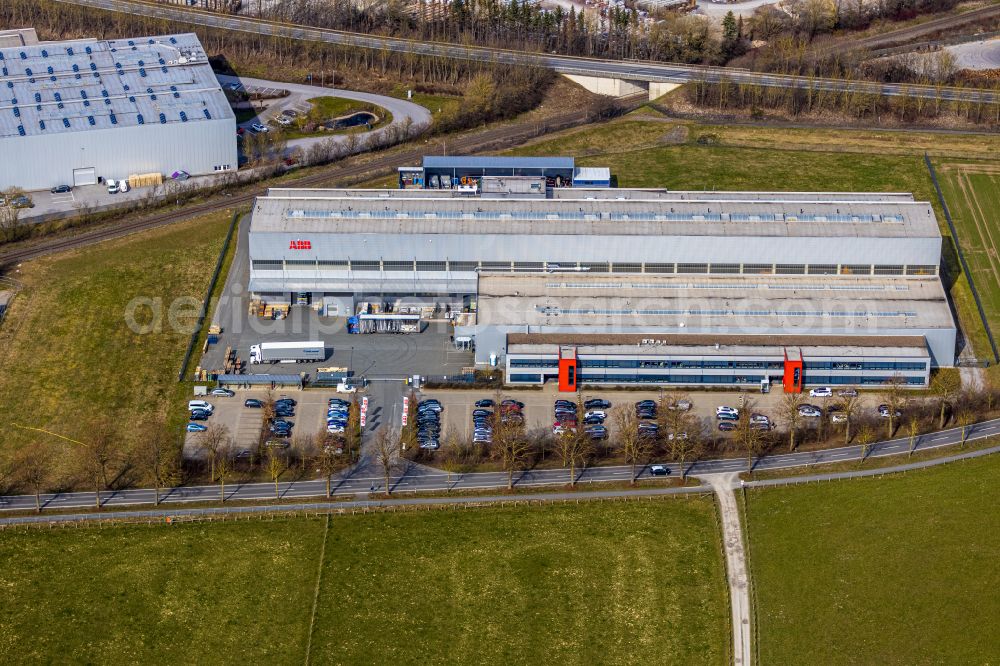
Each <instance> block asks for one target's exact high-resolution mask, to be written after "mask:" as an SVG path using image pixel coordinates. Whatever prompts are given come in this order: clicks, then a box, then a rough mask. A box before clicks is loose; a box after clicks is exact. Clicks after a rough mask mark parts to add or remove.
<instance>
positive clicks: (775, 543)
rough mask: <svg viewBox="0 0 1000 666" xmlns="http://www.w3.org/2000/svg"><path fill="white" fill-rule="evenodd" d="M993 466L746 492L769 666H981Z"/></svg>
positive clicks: (997, 462) (989, 645)
mask: <svg viewBox="0 0 1000 666" xmlns="http://www.w3.org/2000/svg"><path fill="white" fill-rule="evenodd" d="M998 483H1000V458H998V457H997V456H988V457H986V458H981V459H976V460H970V461H965V462H961V463H955V464H951V465H945V466H942V467H937V468H934V469H929V470H922V471H918V472H909V473H907V474H906V475H903V476H897V477H893V478H883V479H862V480H856V481H840V482H835V483H824V484H816V485H808V486H798V487H789V488H767V489H760V490H753V491H749V493H748V496H749V511H748V514H749V521H748V522H749V533H750V540H751V542H752V545H753V549H752V557H753V563H752V564H753V572H754V575H755V577H756V580H755V585H756V592H757V599H758V603H759V607H758V609H757V617H758V622H759V629H760V661H761V663H765V664H796V663H798V664H802V663H810V664H820V663H821V664H876V663H877V664H932V663H953V664H973V663H975V664H987V663H991V661H992V660H993V659H994V658H995V656H996V623H997V618H1000V597H998V596H997V595H996V593H995V591H996V589H997V586H998V585H1000V569H998V568H997V567H996V552H997V549H998V548H1000V513H998V512H996V511H993V510H990V509H989V507H992V506H993V505H994V504H995V502H996V487H997V484H998Z"/></svg>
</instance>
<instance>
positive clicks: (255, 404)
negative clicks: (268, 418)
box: [243, 398, 264, 409]
mask: <svg viewBox="0 0 1000 666" xmlns="http://www.w3.org/2000/svg"><path fill="white" fill-rule="evenodd" d="M243 406H244V407H249V408H251V409H260V408H261V407H263V406H264V403H262V402H261V401H260V400H258V399H257V398H247V399H246V400H244V401H243Z"/></svg>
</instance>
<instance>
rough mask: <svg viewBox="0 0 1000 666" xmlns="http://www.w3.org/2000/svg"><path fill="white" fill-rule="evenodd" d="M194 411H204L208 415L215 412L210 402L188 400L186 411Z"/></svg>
mask: <svg viewBox="0 0 1000 666" xmlns="http://www.w3.org/2000/svg"><path fill="white" fill-rule="evenodd" d="M196 409H204V410H205V411H206V412H208V413H209V414H211V413H212V412H213V411H215V407H212V403H210V402H205V401H204V400H189V401H188V411H189V412H190V411H194V410H196Z"/></svg>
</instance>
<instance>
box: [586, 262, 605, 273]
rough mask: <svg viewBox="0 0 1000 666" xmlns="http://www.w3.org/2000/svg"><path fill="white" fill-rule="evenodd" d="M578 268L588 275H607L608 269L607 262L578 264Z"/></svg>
mask: <svg viewBox="0 0 1000 666" xmlns="http://www.w3.org/2000/svg"><path fill="white" fill-rule="evenodd" d="M580 268H582V269H584V270H585V271H586V272H588V273H609V272H611V271H610V268H609V267H608V264H607V262H605V263H603V264H602V263H596V262H585V261H584V262H580Z"/></svg>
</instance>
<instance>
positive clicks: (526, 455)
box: [493, 419, 531, 490]
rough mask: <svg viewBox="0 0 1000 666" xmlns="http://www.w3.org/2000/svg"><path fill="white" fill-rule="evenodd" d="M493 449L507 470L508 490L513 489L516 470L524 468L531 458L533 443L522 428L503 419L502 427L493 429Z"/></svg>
mask: <svg viewBox="0 0 1000 666" xmlns="http://www.w3.org/2000/svg"><path fill="white" fill-rule="evenodd" d="M493 451H494V452H495V455H496V456H497V457H498V458H500V464H501V465H502V466H503V470H504V471H505V472H507V490H511V489H513V488H514V472H516V471H518V470H520V469H523V468H524V467H525V465H527V463H528V461H529V460H530V458H531V445H530V444H529V443H528V440H527V438H525V436H524V432H523V430H522V429H521V428H519V427H515V424H513V423H510V422H504V421H503V419H501V421H500V428H499V429H497V430H494V431H493Z"/></svg>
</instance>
